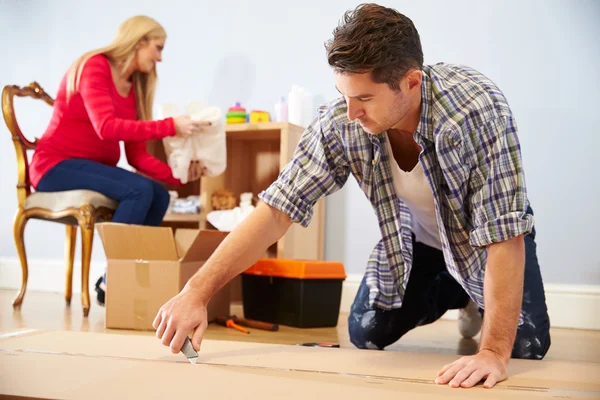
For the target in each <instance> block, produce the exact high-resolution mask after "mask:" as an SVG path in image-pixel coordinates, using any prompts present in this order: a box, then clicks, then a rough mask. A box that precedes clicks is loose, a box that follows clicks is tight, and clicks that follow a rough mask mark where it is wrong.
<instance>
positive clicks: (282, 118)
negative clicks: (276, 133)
mask: <svg viewBox="0 0 600 400" xmlns="http://www.w3.org/2000/svg"><path fill="white" fill-rule="evenodd" d="M287 120H288V105H287V103H286V102H285V97H283V96H281V99H280V100H279V102H277V103H276V104H275V121H276V122H287Z"/></svg>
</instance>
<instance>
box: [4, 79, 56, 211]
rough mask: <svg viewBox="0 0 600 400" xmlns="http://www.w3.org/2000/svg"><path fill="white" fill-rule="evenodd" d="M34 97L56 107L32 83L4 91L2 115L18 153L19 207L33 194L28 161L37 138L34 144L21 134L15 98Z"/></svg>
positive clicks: (12, 86)
mask: <svg viewBox="0 0 600 400" xmlns="http://www.w3.org/2000/svg"><path fill="white" fill-rule="evenodd" d="M15 96H18V97H33V98H34V99H41V100H44V102H46V104H48V105H49V106H53V105H54V99H53V98H52V97H50V96H49V95H48V94H47V93H46V92H45V91H44V89H42V87H41V86H40V85H39V84H38V83H37V82H32V83H30V84H29V86H24V87H19V86H16V85H7V86H5V87H4V89H3V90H2V114H3V116H4V122H5V123H6V127H7V128H8V130H9V131H10V134H11V136H12V141H13V144H14V145H15V151H16V152H17V168H18V169H17V171H18V181H17V197H18V199H19V207H22V206H23V204H24V203H25V199H26V198H27V196H29V195H30V194H31V182H30V181H29V161H28V160H27V150H35V147H36V145H37V138H36V139H34V141H33V142H31V141H29V140H28V139H27V138H26V137H25V136H24V135H23V132H21V128H19V124H18V123H17V118H16V116H15V105H14V101H13V100H14V97H15Z"/></svg>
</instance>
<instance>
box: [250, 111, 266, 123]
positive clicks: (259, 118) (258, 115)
mask: <svg viewBox="0 0 600 400" xmlns="http://www.w3.org/2000/svg"><path fill="white" fill-rule="evenodd" d="M269 121H271V117H270V116H269V113H268V112H266V111H260V110H254V111H252V112H251V113H250V122H251V123H256V122H269Z"/></svg>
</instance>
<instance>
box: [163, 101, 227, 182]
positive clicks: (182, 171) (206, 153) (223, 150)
mask: <svg viewBox="0 0 600 400" xmlns="http://www.w3.org/2000/svg"><path fill="white" fill-rule="evenodd" d="M190 117H191V119H192V120H195V121H209V122H210V123H211V124H212V125H211V126H209V127H205V128H204V129H203V131H202V132H201V133H198V134H194V135H191V136H187V137H182V136H171V137H167V138H164V139H163V143H164V145H165V152H166V154H167V159H168V164H169V166H170V167H171V170H172V171H173V177H174V178H177V179H179V180H181V183H184V184H185V183H187V181H188V169H189V167H190V163H191V162H192V161H197V160H199V161H202V162H203V164H204V166H205V167H206V175H207V176H216V175H220V174H222V173H223V171H225V168H226V166H227V145H226V143H227V137H226V135H225V123H224V120H223V113H222V112H221V110H220V109H219V108H218V107H207V108H203V109H199V110H198V109H197V110H194V113H193V114H191V115H190Z"/></svg>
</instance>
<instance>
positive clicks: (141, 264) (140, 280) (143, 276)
mask: <svg viewBox="0 0 600 400" xmlns="http://www.w3.org/2000/svg"><path fill="white" fill-rule="evenodd" d="M135 281H136V282H137V284H138V285H139V286H140V287H143V288H145V289H147V288H149V287H150V263H149V262H148V261H146V260H136V261H135Z"/></svg>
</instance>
